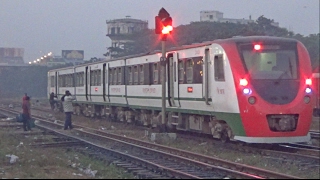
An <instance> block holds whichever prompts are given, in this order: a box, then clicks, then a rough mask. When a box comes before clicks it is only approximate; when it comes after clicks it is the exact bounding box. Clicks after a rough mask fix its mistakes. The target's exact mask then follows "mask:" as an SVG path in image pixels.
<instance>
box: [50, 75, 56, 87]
mask: <svg viewBox="0 0 320 180" xmlns="http://www.w3.org/2000/svg"><path fill="white" fill-rule="evenodd" d="M54 84H55V82H54V76H50V87H54Z"/></svg>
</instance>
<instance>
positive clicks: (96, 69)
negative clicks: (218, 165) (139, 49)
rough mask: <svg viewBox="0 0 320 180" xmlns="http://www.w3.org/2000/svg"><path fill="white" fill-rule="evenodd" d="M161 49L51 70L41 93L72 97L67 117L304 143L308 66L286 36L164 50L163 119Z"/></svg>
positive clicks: (310, 100)
mask: <svg viewBox="0 0 320 180" xmlns="http://www.w3.org/2000/svg"><path fill="white" fill-rule="evenodd" d="M161 56H162V53H161V52H151V53H146V54H140V55H134V56H128V57H123V58H118V59H112V60H106V61H99V62H94V63H89V64H81V65H77V66H73V67H67V68H61V69H54V70H50V71H49V72H48V94H49V93H51V92H54V93H55V94H57V95H58V96H59V97H61V96H62V95H63V94H64V92H65V91H66V90H69V91H70V92H71V94H72V95H74V96H75V97H76V101H75V102H74V114H79V115H80V114H83V115H85V116H105V117H107V118H110V119H113V120H117V121H126V122H128V123H133V122H135V123H141V124H143V125H147V126H154V127H156V126H159V125H164V124H165V125H166V126H167V127H168V129H172V128H174V129H177V130H181V131H192V132H199V133H204V134H211V135H212V136H213V137H215V138H220V139H222V140H224V141H225V140H237V141H243V142H247V143H284V142H285V143H287V142H307V141H309V140H310V135H309V133H308V132H309V128H310V125H311V121H312V111H313V106H314V104H315V93H314V87H313V86H312V68H311V62H310V58H309V55H308V52H307V50H306V48H305V47H304V45H303V44H302V43H301V42H299V41H297V40H294V39H289V38H280V37H269V36H248V37H233V38H229V39H219V40H214V41H209V42H204V43H199V44H192V45H188V46H182V47H179V48H173V49H170V50H168V51H167V52H166V62H167V63H166V68H165V69H166V71H165V74H166V79H165V84H166V93H165V96H166V97H165V99H166V117H165V118H164V119H165V122H162V121H163V118H162V117H161V116H162V113H161V111H162V84H161V82H162V78H161V73H162V71H161V64H160V57H161Z"/></svg>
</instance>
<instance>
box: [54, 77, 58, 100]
mask: <svg viewBox="0 0 320 180" xmlns="http://www.w3.org/2000/svg"><path fill="white" fill-rule="evenodd" d="M54 94H55V95H58V72H57V71H56V72H55V75H54ZM57 97H58V96H57Z"/></svg>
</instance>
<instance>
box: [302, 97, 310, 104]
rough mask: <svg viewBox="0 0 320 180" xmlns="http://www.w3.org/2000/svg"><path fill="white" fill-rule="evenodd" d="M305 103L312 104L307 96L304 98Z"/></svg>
mask: <svg viewBox="0 0 320 180" xmlns="http://www.w3.org/2000/svg"><path fill="white" fill-rule="evenodd" d="M303 101H304V103H306V104H308V103H309V102H310V97H309V96H305V97H304V98H303Z"/></svg>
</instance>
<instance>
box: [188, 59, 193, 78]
mask: <svg viewBox="0 0 320 180" xmlns="http://www.w3.org/2000/svg"><path fill="white" fill-rule="evenodd" d="M186 79H187V84H191V83H193V60H192V59H187V61H186Z"/></svg>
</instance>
